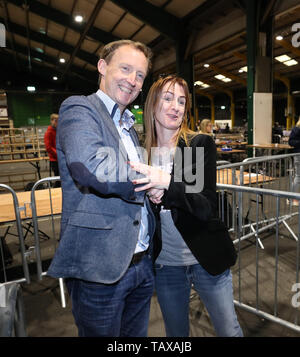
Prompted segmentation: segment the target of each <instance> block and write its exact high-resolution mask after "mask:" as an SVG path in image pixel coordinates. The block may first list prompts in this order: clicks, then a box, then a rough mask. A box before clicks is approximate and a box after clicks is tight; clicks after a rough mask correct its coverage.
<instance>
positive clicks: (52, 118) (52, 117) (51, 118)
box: [50, 113, 58, 121]
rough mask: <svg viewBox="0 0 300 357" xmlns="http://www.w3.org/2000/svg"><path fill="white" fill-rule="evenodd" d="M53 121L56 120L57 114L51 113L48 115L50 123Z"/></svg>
mask: <svg viewBox="0 0 300 357" xmlns="http://www.w3.org/2000/svg"><path fill="white" fill-rule="evenodd" d="M54 119H58V114H55V113H53V114H51V115H50V121H52V120H54Z"/></svg>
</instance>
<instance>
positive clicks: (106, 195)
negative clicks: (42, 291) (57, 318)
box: [48, 94, 155, 284]
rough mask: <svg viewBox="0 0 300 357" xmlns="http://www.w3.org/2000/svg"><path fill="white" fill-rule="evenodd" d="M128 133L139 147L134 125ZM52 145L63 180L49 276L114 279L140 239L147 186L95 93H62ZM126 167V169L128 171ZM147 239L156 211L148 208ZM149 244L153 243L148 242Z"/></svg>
mask: <svg viewBox="0 0 300 357" xmlns="http://www.w3.org/2000/svg"><path fill="white" fill-rule="evenodd" d="M130 135H131V137H132V139H133V141H134V143H135V145H136V146H137V147H138V146H139V142H138V137H137V134H136V132H135V130H134V129H133V128H131V129H130ZM56 147H57V154H58V162H59V171H60V176H61V180H62V194H63V197H62V198H63V199H62V218H61V233H60V242H59V246H58V249H57V251H56V253H55V255H54V258H53V260H52V262H51V265H50V267H49V269H48V275H50V276H53V277H63V278H67V277H73V278H78V279H84V280H87V281H94V282H99V283H107V284H110V283H114V282H116V281H118V280H119V279H120V278H121V277H122V276H123V275H124V273H125V272H126V270H127V268H128V266H129V264H130V261H131V258H132V255H133V254H134V250H135V247H136V244H137V240H138V233H139V227H140V222H141V205H143V204H144V203H145V204H146V205H147V207H149V201H148V199H147V197H146V195H145V192H139V193H136V192H134V186H133V184H132V182H131V180H132V178H133V177H137V175H136V174H135V173H133V172H132V171H131V169H130V167H129V165H128V164H127V161H128V157H127V153H126V149H125V147H124V145H123V143H122V142H121V139H120V136H119V133H118V131H117V129H116V127H115V125H114V122H113V120H112V118H111V116H110V114H109V113H108V111H107V109H106V107H105V105H104V103H103V102H102V101H101V100H100V99H99V97H98V96H97V95H96V94H92V95H90V96H88V97H85V96H73V97H70V98H68V99H66V100H65V101H64V102H63V104H62V106H61V108H60V112H59V121H58V127H57V138H56ZM127 171H128V172H127ZM148 211H149V215H148V221H149V222H148V227H149V236H150V241H152V236H153V233H154V228H155V223H154V221H155V220H154V216H153V214H152V211H151V209H150V208H149V210H148ZM150 246H151V243H150Z"/></svg>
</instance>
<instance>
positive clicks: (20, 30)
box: [0, 17, 98, 66]
mask: <svg viewBox="0 0 300 357" xmlns="http://www.w3.org/2000/svg"><path fill="white" fill-rule="evenodd" d="M2 21H3V19H2V18H1V17H0V22H2ZM8 30H9V32H11V33H12V34H16V35H19V36H22V37H24V38H26V28H25V27H24V26H21V25H18V24H16V23H13V22H11V21H8ZM29 35H30V38H31V40H33V41H36V42H40V43H42V44H46V45H47V46H49V47H51V48H54V49H56V50H59V51H61V52H65V53H68V54H71V53H72V52H73V50H74V47H73V46H71V45H68V44H67V43H62V42H61V41H58V40H55V39H54V38H51V37H49V36H47V35H45V34H42V33H40V32H36V31H32V30H29ZM76 56H77V57H78V58H80V59H81V60H83V61H85V62H88V63H89V64H91V65H92V66H96V64H97V61H98V56H96V55H93V54H91V53H89V52H86V51H84V50H79V51H78V52H77V55H76Z"/></svg>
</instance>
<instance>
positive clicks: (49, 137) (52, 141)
mask: <svg viewBox="0 0 300 357" xmlns="http://www.w3.org/2000/svg"><path fill="white" fill-rule="evenodd" d="M57 122H58V114H51V115H50V125H49V126H48V128H47V131H46V132H45V135H44V143H45V147H46V150H47V152H48V156H49V161H50V170H51V171H53V173H54V176H59V170H58V163H57V154H56V127H57Z"/></svg>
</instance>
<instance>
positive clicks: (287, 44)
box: [276, 40, 300, 57]
mask: <svg viewBox="0 0 300 357" xmlns="http://www.w3.org/2000/svg"><path fill="white" fill-rule="evenodd" d="M276 43H277V44H278V45H280V46H281V47H283V48H285V49H286V50H288V51H290V52H291V53H293V54H294V55H296V56H298V57H300V50H299V49H298V48H297V47H294V46H292V45H291V43H290V42H287V41H285V40H276Z"/></svg>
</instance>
